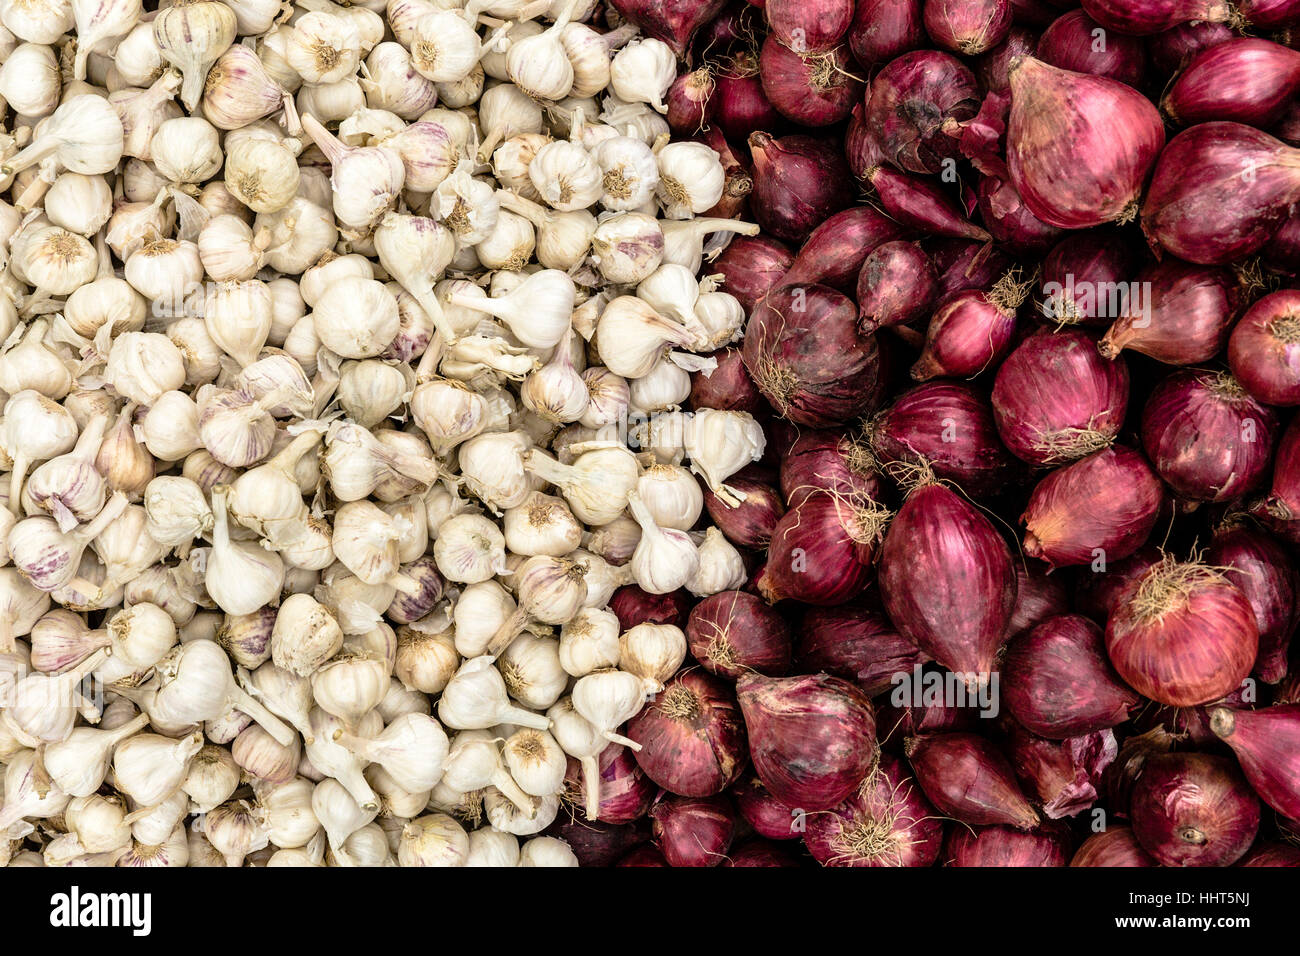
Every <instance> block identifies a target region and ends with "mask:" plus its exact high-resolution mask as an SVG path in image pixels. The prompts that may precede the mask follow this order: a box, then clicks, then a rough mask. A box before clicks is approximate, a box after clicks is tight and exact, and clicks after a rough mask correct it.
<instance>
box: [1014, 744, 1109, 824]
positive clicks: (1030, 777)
mask: <svg viewBox="0 0 1300 956" xmlns="http://www.w3.org/2000/svg"><path fill="white" fill-rule="evenodd" d="M1005 723H1006V724H1007V726H1008V731H1007V740H1006V751H1007V756H1008V757H1009V758H1010V760H1011V764H1012V766H1013V767H1014V768H1015V771H1016V778H1017V779H1018V780H1019V781H1020V783H1021V784H1022V785H1023V787H1024V789H1025V792H1026V793H1028V794H1030V795H1031V796H1032V798H1033V799H1034V802H1035V803H1036V804H1038V805H1040V806H1041V807H1042V814H1043V816H1045V817H1047V818H1048V819H1049V820H1060V819H1063V818H1065V817H1076V816H1078V815H1079V814H1080V813H1082V812H1084V811H1085V810H1087V809H1088V808H1089V807H1091V806H1092V805H1093V804H1095V803H1096V802H1097V791H1098V788H1099V787H1100V786H1101V780H1102V774H1103V773H1104V772H1105V770H1106V768H1107V767H1109V766H1110V765H1111V764H1112V763H1113V762H1114V760H1115V756H1116V755H1117V754H1118V753H1119V744H1118V743H1116V741H1115V734H1114V733H1113V732H1112V731H1110V730H1099V731H1097V732H1096V733H1092V734H1087V735H1086V736H1082V737H1070V738H1069V739H1067V740H1047V739H1045V738H1043V737H1039V736H1037V735H1036V734H1032V733H1030V732H1029V731H1028V730H1025V729H1024V728H1023V727H1020V726H1019V725H1017V724H1016V723H1015V721H1012V720H1007V721H1005Z"/></svg>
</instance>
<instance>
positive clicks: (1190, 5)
mask: <svg viewBox="0 0 1300 956" xmlns="http://www.w3.org/2000/svg"><path fill="white" fill-rule="evenodd" d="M1083 9H1084V10H1086V11H1087V12H1088V16H1090V17H1092V18H1093V19H1094V20H1096V21H1097V22H1098V23H1100V24H1101V25H1102V26H1103V27H1106V28H1107V29H1109V30H1117V31H1119V32H1120V33H1129V34H1132V35H1133V36H1149V35H1151V34H1152V33H1159V32H1160V31H1162V30H1169V29H1172V28H1173V27H1176V26H1178V25H1179V24H1181V23H1188V22H1190V21H1192V20H1209V21H1211V22H1216V23H1223V22H1226V21H1227V20H1228V19H1229V18H1230V17H1231V13H1232V8H1231V6H1230V5H1229V4H1228V2H1227V0H1083Z"/></svg>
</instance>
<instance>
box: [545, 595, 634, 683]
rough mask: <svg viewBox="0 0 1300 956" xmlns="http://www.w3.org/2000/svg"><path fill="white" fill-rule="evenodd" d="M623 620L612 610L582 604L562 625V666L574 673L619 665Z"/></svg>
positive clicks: (585, 672) (577, 674) (581, 675)
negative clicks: (620, 625)
mask: <svg viewBox="0 0 1300 956" xmlns="http://www.w3.org/2000/svg"><path fill="white" fill-rule="evenodd" d="M618 637H619V624H618V618H617V617H616V616H615V615H614V613H613V612H612V611H609V610H605V609H602V608H593V607H584V608H581V609H580V610H579V611H578V612H577V613H576V614H575V615H574V616H573V617H572V618H571V619H570V620H568V621H566V622H565V623H564V625H563V626H562V627H561V628H560V646H559V661H560V666H561V667H563V668H564V670H565V671H566V672H567V673H569V674H571V675H572V676H574V677H583V676H585V675H587V674H590V673H591V672H592V671H595V670H601V669H602V668H607V667H617V666H618V657H619V640H618Z"/></svg>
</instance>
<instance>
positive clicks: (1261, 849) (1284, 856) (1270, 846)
mask: <svg viewBox="0 0 1300 956" xmlns="http://www.w3.org/2000/svg"><path fill="white" fill-rule="evenodd" d="M1237 865H1238V866H1300V847H1295V846H1292V845H1291V844H1289V843H1263V842H1260V843H1256V844H1255V845H1254V846H1253V847H1251V850H1250V852H1249V853H1247V854H1246V855H1245V856H1243V857H1242V858H1241V861H1240V862H1239V863H1238V864H1237Z"/></svg>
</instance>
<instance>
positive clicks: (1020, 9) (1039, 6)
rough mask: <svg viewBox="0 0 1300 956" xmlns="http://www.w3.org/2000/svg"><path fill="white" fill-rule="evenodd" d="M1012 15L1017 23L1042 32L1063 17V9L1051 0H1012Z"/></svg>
mask: <svg viewBox="0 0 1300 956" xmlns="http://www.w3.org/2000/svg"><path fill="white" fill-rule="evenodd" d="M1011 13H1012V17H1013V18H1014V20H1015V22H1016V23H1018V24H1021V25H1023V26H1029V27H1038V28H1040V30H1041V28H1042V27H1047V26H1050V25H1051V24H1052V23H1053V22H1054V21H1055V20H1056V18H1057V17H1059V16H1060V15H1061V9H1060V7H1059V6H1057V5H1055V4H1054V3H1052V2H1051V0H1011Z"/></svg>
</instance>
